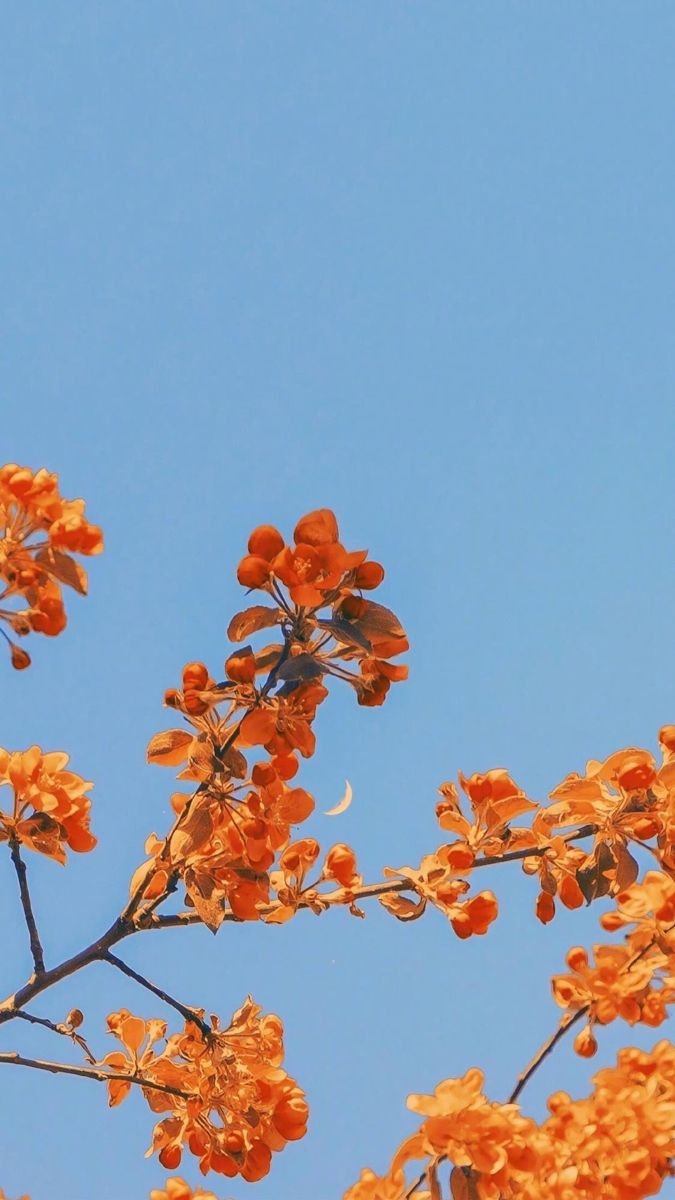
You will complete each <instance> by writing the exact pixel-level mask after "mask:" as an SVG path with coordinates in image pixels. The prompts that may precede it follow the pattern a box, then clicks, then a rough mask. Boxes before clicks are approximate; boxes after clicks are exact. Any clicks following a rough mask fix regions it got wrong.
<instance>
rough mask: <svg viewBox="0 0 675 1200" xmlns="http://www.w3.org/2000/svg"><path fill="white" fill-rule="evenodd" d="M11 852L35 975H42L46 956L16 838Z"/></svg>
mask: <svg viewBox="0 0 675 1200" xmlns="http://www.w3.org/2000/svg"><path fill="white" fill-rule="evenodd" d="M9 850H10V854H11V857H12V862H13V863H14V870H15V871H16V876H17V879H18V880H19V894H20V896H21V907H22V908H23V915H24V917H25V919H26V927H27V929H28V937H29V940H30V950H31V954H32V955H33V963H34V966H35V974H36V975H42V974H43V973H44V970H45V956H44V951H43V949H42V943H41V941H40V935H39V933H38V929H37V924H36V921H35V914H34V912H33V906H32V904H31V899H30V892H29V890H28V876H27V872H26V864H25V862H24V861H23V859H22V857H21V852H20V850H19V843H18V841H17V839H16V838H15V837H10V839H9Z"/></svg>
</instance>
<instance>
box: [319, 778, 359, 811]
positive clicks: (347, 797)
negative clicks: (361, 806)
mask: <svg viewBox="0 0 675 1200" xmlns="http://www.w3.org/2000/svg"><path fill="white" fill-rule="evenodd" d="M352 796H353V792H352V785H351V783H350V782H349V780H348V779H345V793H344V796H343V797H342V799H341V800H339V801H338V803H337V804H336V805H334V807H333V808H329V809H328V810H327V811H326V812H325V813H324V814H323V815H324V817H339V815H340V813H343V812H346V811H347V809H348V808H349V805H350V804H351V802H352Z"/></svg>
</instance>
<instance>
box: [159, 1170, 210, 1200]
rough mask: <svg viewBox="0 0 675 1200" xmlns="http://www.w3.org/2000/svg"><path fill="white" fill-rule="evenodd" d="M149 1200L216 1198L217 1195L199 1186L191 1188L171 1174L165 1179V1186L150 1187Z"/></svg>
mask: <svg viewBox="0 0 675 1200" xmlns="http://www.w3.org/2000/svg"><path fill="white" fill-rule="evenodd" d="M150 1200H217V1196H216V1195H215V1193H214V1192H207V1191H205V1190H204V1188H201V1187H197V1188H194V1189H193V1188H191V1187H190V1186H189V1184H187V1183H186V1182H185V1180H184V1179H180V1178H179V1176H178V1175H173V1176H172V1177H171V1179H167V1181H166V1186H165V1187H163V1188H153V1189H152V1191H151V1192H150Z"/></svg>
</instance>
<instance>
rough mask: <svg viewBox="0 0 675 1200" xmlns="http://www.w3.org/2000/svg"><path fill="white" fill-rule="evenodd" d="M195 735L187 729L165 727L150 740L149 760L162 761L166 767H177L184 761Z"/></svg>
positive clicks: (147, 753) (147, 754) (147, 755)
mask: <svg viewBox="0 0 675 1200" xmlns="http://www.w3.org/2000/svg"><path fill="white" fill-rule="evenodd" d="M192 740H193V735H192V734H191V733H188V731H187V729H165V730H164V732H163V733H156V734H155V736H154V737H153V738H151V739H150V741H149V742H148V749H147V752H146V757H147V761H148V762H154V763H160V764H161V765H162V766H165V767H176V766H178V765H179V764H180V763H182V762H184V761H185V759H186V758H187V754H188V746H189V745H190V742H191V741H192Z"/></svg>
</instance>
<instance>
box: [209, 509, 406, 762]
mask: <svg viewBox="0 0 675 1200" xmlns="http://www.w3.org/2000/svg"><path fill="white" fill-rule="evenodd" d="M293 538H294V545H292V546H291V545H287V544H286V543H285V541H284V538H283V536H282V534H281V533H279V531H278V529H275V528H274V527H273V526H272V525H260V526H259V527H258V528H257V529H254V530H253V533H252V534H251V536H250V538H249V542H248V549H249V553H248V554H247V555H246V557H245V558H243V559H242V560H241V562H240V563H239V567H238V569H237V578H238V579H239V582H240V583H241V584H243V585H244V587H247V588H250V589H254V588H255V589H259V590H261V591H264V592H266V593H267V594H268V595H269V596H270V597H271V599H272V600H274V601H275V602H276V603H277V604H278V605H279V610H278V613H277V616H276V617H275V619H274V621H273V622H272V621H271V617H270V616H269V615H268V616H267V617H264V616H263V615H262V614H264V613H269V610H267V609H264V608H263V609H262V613H261V612H260V610H259V608H255V609H249V610H247V611H246V612H244V613H239V614H238V615H237V616H236V617H235V618H234V619H233V621H232V623H231V624H230V629H229V634H230V637H231V638H232V639H233V640H234V641H240V640H241V639H242V638H244V637H247V636H248V634H249V633H251V632H253V631H254V630H255V629H260V628H263V625H262V624H258V622H259V621H264V624H265V625H267V624H269V623H273V624H279V625H280V626H281V628H282V630H283V632H284V634H285V640H286V645H287V646H288V647H289V649H290V653H289V654H287V656H286V657H285V661H284V667H283V669H282V670H280V671H278V673H277V674H278V678H279V679H285V680H299V679H303V678H304V679H311V678H320V677H321V676H322V675H326V674H328V675H331V674H332V675H336V676H337V677H338V678H341V679H346V680H347V682H349V683H350V684H351V685H352V687H354V689H355V691H356V695H357V698H358V701H359V704H365V705H374V704H382V702H383V700H384V698H385V696H386V694H387V692H388V690H389V687H390V685H391V683H393V682H396V681H398V680H401V679H406V678H407V674H408V671H407V667H403V666H394V665H392V664H391V663H389V662H388V660H389V659H390V658H393V657H396V655H398V654H402V653H403V651H405V650H407V649H408V641H407V638H406V636H405V631H404V629H403V628H402V626H401V624H400V622H399V621H398V619H397V618H396V617H395V616H394V614H393V613H392V612H390V611H389V609H387V608H384V607H383V606H382V605H380V604H375V603H373V602H372V601H370V600H366V599H365V598H364V597H363V595H362V593H363V592H364V591H372V590H373V589H374V588H377V587H379V585H380V584H381V583H382V580H383V579H384V568H383V567H381V566H380V564H379V563H377V562H373V561H369V560H368V554H367V551H366V550H353V551H347V550H345V548H344V546H343V545H342V544H341V542H340V540H339V530H338V523H337V520H336V519H335V514H334V513H332V512H331V510H330V509H328V508H320V509H317V510H316V511H315V512H310V513H307V514H306V516H304V517H301V518H300V520H299V521H298V523H297V525H296V527H295V531H294V534H293ZM325 608H330V609H331V615H330V617H325V618H323V619H322V618H320V617H319V615H318V614H319V612H320V610H321V609H325ZM272 611H274V610H272ZM279 650H280V651H281V647H279ZM340 660H342V661H343V662H344V661H356V662H358V663H359V675H354V674H352V673H351V672H349V671H346V670H345V668H344V667H343V666H342V665H341V662H340ZM251 744H256V743H251Z"/></svg>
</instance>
